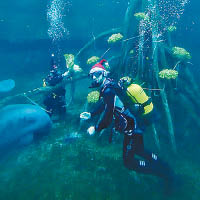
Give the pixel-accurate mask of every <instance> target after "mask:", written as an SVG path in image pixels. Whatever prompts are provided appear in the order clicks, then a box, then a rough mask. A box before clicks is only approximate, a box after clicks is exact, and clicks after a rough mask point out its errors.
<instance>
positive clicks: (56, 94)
mask: <svg viewBox="0 0 200 200" xmlns="http://www.w3.org/2000/svg"><path fill="white" fill-rule="evenodd" d="M62 80H63V74H62V73H61V72H60V71H59V70H58V67H57V66H56V63H55V58H54V54H52V56H51V69H50V73H49V74H48V76H47V77H46V78H45V79H44V80H43V86H46V85H49V86H56V85H57V84H59V83H61V82H62ZM65 92H66V91H65V88H64V87H63V86H60V87H57V88H55V89H53V90H52V91H51V92H50V93H49V94H48V95H47V96H46V97H45V99H44V105H45V106H46V109H47V110H48V111H49V112H48V114H49V115H50V116H52V115H53V114H58V115H59V116H61V117H62V116H64V115H65V112H66V108H65Z"/></svg>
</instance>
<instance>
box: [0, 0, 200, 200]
mask: <svg viewBox="0 0 200 200" xmlns="http://www.w3.org/2000/svg"><path fill="white" fill-rule="evenodd" d="M130 2H132V1H127V0H109V1H108V0H89V1H81V0H70V1H65V0H49V1H40V2H38V1H33V0H32V1H25V0H21V1H15V2H13V1H11V0H7V1H3V2H1V6H0V29H1V32H0V44H1V45H0V63H1V66H0V69H1V73H0V81H1V80H6V79H13V80H14V81H15V88H14V89H13V90H12V91H10V92H9V93H7V94H6V95H5V94H3V96H0V97H1V99H0V106H1V107H3V106H4V105H7V104H13V103H30V101H29V100H28V99H27V98H25V97H23V96H20V97H19V96H16V95H18V94H23V93H24V92H27V91H32V90H33V89H35V88H40V87H42V80H43V79H44V78H45V77H46V76H47V74H48V73H49V67H50V56H51V54H52V53H54V54H55V57H56V62H57V64H58V66H59V69H60V70H61V71H62V72H64V71H66V67H65V59H64V56H63V55H64V54H66V53H72V54H74V55H76V54H77V53H78V52H79V51H80V49H81V48H82V47H84V45H85V44H87V42H89V41H90V40H92V39H95V38H96V37H97V36H98V35H99V34H100V33H102V32H104V31H107V30H110V29H114V28H124V27H125V23H124V16H125V13H126V9H127V6H128V5H129V3H130ZM140 3H141V2H140V1H139V3H138V4H137V6H136V10H135V12H140V11H141V9H138V6H139V5H140ZM157 6H158V7H157V8H159V11H160V15H161V17H162V19H163V23H164V24H165V26H166V27H167V26H169V25H174V26H176V28H177V30H176V31H175V32H173V33H172V34H171V39H172V44H173V46H178V47H182V48H185V49H186V50H187V51H188V52H189V53H190V54H191V56H192V59H191V60H189V61H187V62H186V64H185V65H181V66H179V69H178V70H179V77H178V81H170V82H167V81H166V82H165V86H166V88H165V89H166V94H167V98H168V103H169V108H170V111H171V117H172V121H173V127H174V133H175V139H176V146H177V153H174V152H173V148H172V145H171V142H170V136H169V129H168V121H167V119H166V115H165V112H164V105H163V104H162V102H161V98H160V96H153V99H154V101H155V102H154V104H155V106H156V107H157V109H158V112H159V113H160V115H161V120H160V122H159V124H157V125H156V126H157V132H158V136H159V139H160V145H161V149H160V150H159V149H158V148H157V146H156V143H155V140H154V136H153V132H152V129H151V128H148V129H147V131H146V133H145V135H144V141H145V146H146V148H147V149H150V150H152V151H154V152H156V153H158V155H159V156H160V157H162V158H163V160H165V161H166V162H167V163H169V165H170V166H171V168H172V169H173V170H174V171H175V173H176V174H177V177H178V178H177V179H178V181H177V184H176V185H175V188H174V191H173V194H170V195H168V194H165V193H164V191H163V188H164V186H163V185H162V182H161V181H160V180H159V179H158V178H156V177H153V176H151V175H143V174H138V173H135V172H134V171H129V170H128V169H126V168H125V167H124V166H123V160H122V142H123V136H122V135H116V136H114V142H113V144H108V135H109V130H108V131H105V133H104V134H102V136H100V137H98V136H94V137H89V136H88V135H87V134H86V129H87V127H88V126H90V125H91V124H90V123H86V124H81V123H80V120H79V114H80V113H81V112H83V111H84V109H85V108H86V104H87V103H86V102H87V100H86V97H87V94H88V93H89V92H90V90H89V89H88V86H89V81H88V80H87V79H82V80H80V81H78V82H77V83H76V92H75V99H74V103H73V105H72V106H70V107H69V108H68V109H67V115H66V118H65V119H64V120H63V119H62V120H60V121H55V122H54V125H53V129H52V132H51V134H50V135H48V136H46V137H45V138H43V139H42V140H40V141H39V142H37V143H32V144H31V145H28V146H26V147H25V148H19V149H16V150H15V151H12V152H9V153H8V155H6V156H5V157H4V158H2V159H1V165H0V200H1V199H2V200H3V199H10V200H13V199H16V200H18V199H19V200H25V199H30V200H32V199H34V200H35V199H41V200H47V199H48V200H70V199H71V200H79V199H87V200H89V199H95V200H118V199H124V200H126V199H149V200H155V199H172V200H173V199H182V200H188V199H192V200H198V199H199V196H200V191H199V187H200V185H199V178H200V169H199V163H200V158H199V156H198V155H199V153H200V149H199V138H200V137H199V128H200V123H199V120H198V117H199V114H200V112H199V107H200V104H199V100H198V98H199V97H200V96H199V94H198V91H199V86H200V85H199V81H198V80H199V70H200V68H199V54H200V40H199V35H200V15H199V6H200V5H199V2H198V1H187V0H178V1H175V0H161V1H159V4H157ZM143 9H144V10H145V11H148V9H147V8H146V5H145V1H144V4H143ZM135 12H133V15H134V13H135ZM146 25H147V26H148V22H147V24H146ZM130 27H131V30H133V33H132V32H131V33H129V37H130V38H131V37H133V36H136V37H135V38H133V39H130V38H128V39H130V41H131V42H132V49H133V50H134V54H133V56H132V57H131V56H130V62H128V64H129V65H130V63H131V66H135V68H134V69H136V68H137V67H136V66H137V61H138V55H139V53H138V49H139V48H138V46H137V45H138V41H139V39H138V38H139V37H138V35H139V33H138V32H134V31H135V30H138V21H137V20H135V19H134V18H133V19H132V21H131V22H130ZM149 30H150V29H149ZM159 31H160V32H159V34H160V35H161V36H163V37H161V39H158V40H164V43H165V40H166V38H165V37H166V35H165V32H164V30H163V29H160V30H159ZM148 34H149V35H151V31H149V32H148ZM110 35H111V34H110ZM108 36H109V35H107V36H106V37H103V38H101V39H99V40H96V41H95V42H94V43H92V45H91V46H90V47H89V48H88V49H86V50H85V51H83V53H82V54H80V56H79V57H78V59H77V60H76V62H77V64H78V65H80V67H81V68H82V69H83V72H84V73H85V74H87V73H88V71H89V69H90V67H91V66H88V65H87V64H86V62H87V59H88V58H90V57H91V56H95V55H96V56H99V57H101V56H102V55H104V53H105V52H106V53H105V55H104V58H106V59H108V60H109V59H110V58H111V57H112V56H119V55H121V44H122V43H121V42H119V43H116V44H113V45H111V46H109V45H108V43H107V39H108ZM149 44H150V40H149V41H148V40H147V41H146V43H145V45H147V46H146V50H145V52H148V53H149V52H151V50H147V49H150V47H149V46H148V45H149ZM166 57H167V62H168V64H169V66H165V67H166V68H173V67H174V64H175V62H174V61H173V59H172V58H171V57H170V56H169V54H166ZM145 59H146V61H145V64H146V66H151V63H150V64H149V62H152V60H151V57H149V56H146V58H145ZM119 61H120V60H114V61H112V62H111V64H112V66H113V67H114V66H118V63H119ZM132 63H133V65H132ZM159 67H161V68H163V66H159ZM134 69H133V70H132V69H131V68H129V69H128V70H130V71H128V73H129V75H132V76H134V74H135V72H134ZM186 69H188V70H189V73H188V71H186ZM118 70H119V69H115V68H114V70H111V71H112V72H114V74H115V73H117V72H118ZM131 70H132V71H131ZM188 74H189V75H188ZM153 81H155V80H153V78H152V79H148V78H146V77H145V76H144V79H141V80H140V82H145V84H146V85H145V87H146V86H147V85H148V82H149V83H150V85H151V84H153ZM147 87H148V86H147ZM68 89H69V88H68ZM69 91H70V89H69V90H68V91H67V92H68V95H70V92H69ZM27 94H28V93H27ZM44 96H45V94H42V93H40V94H38V95H37V94H34V92H31V94H30V98H31V99H32V100H33V101H34V102H36V103H38V104H39V105H42V106H43V104H42V100H43V98H44ZM6 97H9V98H8V100H6V101H4V102H3V104H2V103H1V102H2V100H3V98H6ZM77 134H78V135H79V136H80V137H74V135H75V136H77ZM0 139H1V138H0Z"/></svg>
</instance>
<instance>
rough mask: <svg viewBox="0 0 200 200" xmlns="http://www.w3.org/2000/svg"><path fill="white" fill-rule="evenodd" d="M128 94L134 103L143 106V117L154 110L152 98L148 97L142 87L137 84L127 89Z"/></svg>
mask: <svg viewBox="0 0 200 200" xmlns="http://www.w3.org/2000/svg"><path fill="white" fill-rule="evenodd" d="M126 93H127V95H128V96H129V97H130V98H131V100H132V101H133V103H139V104H142V105H143V107H144V113H143V115H146V114H148V113H150V112H151V111H152V110H153V103H152V101H151V98H150V97H148V96H147V95H146V93H145V92H144V90H143V89H142V87H141V86H139V85H137V84H131V85H129V86H128V87H127V90H126Z"/></svg>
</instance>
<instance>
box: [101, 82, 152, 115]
mask: <svg viewBox="0 0 200 200" xmlns="http://www.w3.org/2000/svg"><path fill="white" fill-rule="evenodd" d="M107 87H112V88H113V89H114V90H115V92H116V94H117V96H118V97H119V98H120V100H121V101H122V102H123V104H124V106H125V109H126V108H128V109H130V111H131V110H132V109H131V107H132V106H133V104H140V105H141V106H142V107H143V113H142V115H146V114H149V113H150V112H151V111H152V110H153V103H152V101H151V97H148V96H147V95H146V93H145V92H144V90H143V88H142V87H141V86H140V85H138V84H130V85H129V86H127V87H122V86H121V85H120V84H117V83H115V82H114V81H113V80H112V79H108V81H107V83H106V84H105V86H104V89H103V90H105V88H107ZM101 92H102V91H101ZM100 96H101V94H100Z"/></svg>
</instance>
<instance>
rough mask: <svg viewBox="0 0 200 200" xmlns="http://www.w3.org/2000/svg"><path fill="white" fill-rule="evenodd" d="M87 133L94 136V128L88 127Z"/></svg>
mask: <svg viewBox="0 0 200 200" xmlns="http://www.w3.org/2000/svg"><path fill="white" fill-rule="evenodd" d="M87 133H88V134H89V135H94V134H95V127H94V126H90V128H88V130H87Z"/></svg>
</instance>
